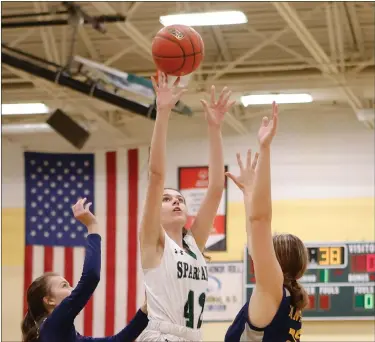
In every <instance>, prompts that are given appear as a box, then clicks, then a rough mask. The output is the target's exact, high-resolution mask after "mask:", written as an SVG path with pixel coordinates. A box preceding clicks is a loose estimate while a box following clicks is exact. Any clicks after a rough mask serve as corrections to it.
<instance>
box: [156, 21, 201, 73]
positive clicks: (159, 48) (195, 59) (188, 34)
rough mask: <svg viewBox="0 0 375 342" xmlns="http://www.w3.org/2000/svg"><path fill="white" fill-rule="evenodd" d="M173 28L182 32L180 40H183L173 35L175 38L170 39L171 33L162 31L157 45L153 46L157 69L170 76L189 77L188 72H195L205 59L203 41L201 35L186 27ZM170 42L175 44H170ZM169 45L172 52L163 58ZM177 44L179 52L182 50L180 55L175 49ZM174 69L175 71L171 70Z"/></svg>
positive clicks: (176, 26) (157, 35)
mask: <svg viewBox="0 0 375 342" xmlns="http://www.w3.org/2000/svg"><path fill="white" fill-rule="evenodd" d="M173 26H174V27H175V28H176V30H178V31H180V32H181V37H180V38H182V39H177V38H176V37H174V35H173V34H172V36H173V37H172V36H171V37H170V35H171V33H170V32H167V31H166V30H165V28H164V29H162V30H160V31H159V32H158V33H157V34H156V36H155V38H159V39H158V42H156V44H155V45H154V44H153V49H152V50H153V51H152V55H153V57H154V61H155V64H156V65H157V67H158V68H161V70H163V69H164V70H166V72H167V73H168V74H169V75H175V76H179V75H180V74H181V73H182V75H185V74H186V75H187V74H188V73H189V71H188V70H190V72H192V71H193V70H195V69H196V68H197V67H198V66H199V64H200V62H201V60H202V59H203V49H204V48H203V46H204V45H203V41H202V38H201V36H200V35H199V33H198V32H196V31H195V30H194V29H191V28H189V27H186V26H184V25H173ZM196 36H197V37H196ZM155 38H154V39H155ZM175 38H176V39H175ZM163 41H164V42H163ZM166 41H168V42H166ZM169 42H172V43H174V44H170V43H169ZM168 44H170V45H169V48H170V49H171V50H169V51H168V52H166V53H167V54H168V55H167V56H163V54H164V53H165V52H164V50H163V49H164V47H165V48H166V47H167V46H168ZM175 44H176V45H178V47H179V50H181V52H180V53H179V52H178V51H177V49H176V48H175ZM185 49H186V51H185ZM198 50H201V51H198ZM188 51H189V52H190V51H192V53H189V54H187V52H188ZM155 52H159V53H160V54H155ZM174 54H176V55H174ZM199 55H200V56H199ZM181 59H182V63H181ZM179 64H180V65H179ZM172 68H174V69H173V70H171V69H172ZM180 76H181V75H180Z"/></svg>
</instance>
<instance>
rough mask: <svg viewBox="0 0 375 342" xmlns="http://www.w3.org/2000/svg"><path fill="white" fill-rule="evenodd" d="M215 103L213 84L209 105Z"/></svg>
mask: <svg viewBox="0 0 375 342" xmlns="http://www.w3.org/2000/svg"><path fill="white" fill-rule="evenodd" d="M215 104H216V102H215V86H214V85H213V86H212V87H211V105H212V106H214V105H215Z"/></svg>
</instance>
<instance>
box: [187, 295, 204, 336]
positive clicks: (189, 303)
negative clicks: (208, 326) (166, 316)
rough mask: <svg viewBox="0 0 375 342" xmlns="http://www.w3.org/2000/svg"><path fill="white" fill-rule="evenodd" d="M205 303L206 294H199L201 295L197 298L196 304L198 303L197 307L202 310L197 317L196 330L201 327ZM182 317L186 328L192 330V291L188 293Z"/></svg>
mask: <svg viewBox="0 0 375 342" xmlns="http://www.w3.org/2000/svg"><path fill="white" fill-rule="evenodd" d="M205 301H206V294H205V293H201V295H200V296H199V298H198V303H199V306H200V307H201V308H202V310H201V313H200V315H199V319H198V324H197V329H200V327H201V325H202V314H203V309H204V303H205ZM184 317H185V318H186V326H187V327H188V328H191V329H194V291H189V294H188V299H187V301H186V303H185V307H184Z"/></svg>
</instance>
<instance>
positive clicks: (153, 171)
mask: <svg viewBox="0 0 375 342" xmlns="http://www.w3.org/2000/svg"><path fill="white" fill-rule="evenodd" d="M148 173H149V179H150V180H153V181H164V172H163V171H162V170H159V169H158V168H156V167H153V166H152V165H150V167H149V171H148Z"/></svg>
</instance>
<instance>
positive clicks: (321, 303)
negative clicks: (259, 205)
mask: <svg viewBox="0 0 375 342" xmlns="http://www.w3.org/2000/svg"><path fill="white" fill-rule="evenodd" d="M305 245H306V247H307V250H308V255H309V265H308V269H307V271H306V272H305V274H304V276H303V277H302V278H301V279H300V282H301V283H302V285H303V286H304V288H305V290H306V291H307V293H308V295H309V306H308V308H307V309H305V311H304V313H303V317H304V319H305V320H329V319H331V320H334V319H340V320H345V319H347V320H370V319H371V320H373V319H374V318H375V293H374V292H375V291H374V288H375V243H374V242H353V243H350V242H344V243H306V244H305ZM245 256H246V257H245V259H244V260H245V270H246V274H245V298H247V299H249V298H250V295H251V292H252V290H253V288H254V284H255V275H254V268H253V264H252V260H251V258H250V257H249V256H248V253H247V250H246V249H245Z"/></svg>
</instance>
